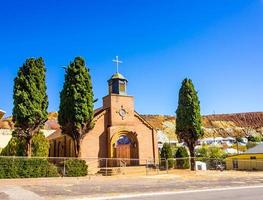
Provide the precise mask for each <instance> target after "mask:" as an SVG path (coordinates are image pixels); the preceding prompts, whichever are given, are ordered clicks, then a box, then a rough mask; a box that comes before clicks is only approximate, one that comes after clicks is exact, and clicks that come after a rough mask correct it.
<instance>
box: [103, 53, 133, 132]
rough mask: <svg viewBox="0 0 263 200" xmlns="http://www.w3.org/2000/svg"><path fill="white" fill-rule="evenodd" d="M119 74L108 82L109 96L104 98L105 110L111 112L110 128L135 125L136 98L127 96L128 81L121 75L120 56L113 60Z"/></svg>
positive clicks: (114, 75)
mask: <svg viewBox="0 0 263 200" xmlns="http://www.w3.org/2000/svg"><path fill="white" fill-rule="evenodd" d="M113 62H114V63H116V66H117V72H116V73H115V74H113V75H112V76H111V78H110V79H109V80H108V87H109V94H108V95H107V96H106V97H104V98H103V108H105V109H109V110H110V112H109V113H110V117H109V122H110V126H111V127H113V126H115V127H117V126H123V125H125V126H127V125H132V124H133V117H134V98H133V96H129V95H128V94H127V83H128V80H127V79H126V78H125V77H124V76H123V75H122V74H120V73H119V64H120V63H122V61H120V60H119V58H118V56H116V59H114V60H113Z"/></svg>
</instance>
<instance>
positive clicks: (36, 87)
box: [13, 58, 48, 156]
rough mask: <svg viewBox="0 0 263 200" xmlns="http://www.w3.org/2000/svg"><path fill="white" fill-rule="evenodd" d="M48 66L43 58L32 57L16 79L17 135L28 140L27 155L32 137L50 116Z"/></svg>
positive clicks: (29, 152) (14, 110)
mask: <svg viewBox="0 0 263 200" xmlns="http://www.w3.org/2000/svg"><path fill="white" fill-rule="evenodd" d="M46 90H47V87H46V68H45V64H44V61H43V59H42V58H37V59H35V58H30V59H27V60H26V62H25V63H24V64H23V66H22V67H20V69H19V71H18V74H17V77H16V78H15V80H14V94H13V99H14V108H13V121H14V123H15V131H14V133H15V135H14V136H18V137H20V138H23V139H25V141H26V155H27V156H31V153H32V147H31V146H32V138H33V136H34V135H35V134H36V133H38V132H39V129H40V128H41V127H42V126H43V125H44V123H45V122H46V120H47V117H48V112H47V108H48V97H47V93H46Z"/></svg>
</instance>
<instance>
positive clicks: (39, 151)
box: [32, 132, 49, 157]
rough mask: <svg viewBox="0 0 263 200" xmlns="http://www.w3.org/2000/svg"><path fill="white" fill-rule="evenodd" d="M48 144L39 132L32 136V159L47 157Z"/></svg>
mask: <svg viewBox="0 0 263 200" xmlns="http://www.w3.org/2000/svg"><path fill="white" fill-rule="evenodd" d="M48 154H49V142H48V140H47V138H46V137H45V135H44V134H43V133H42V132H40V133H37V134H35V135H34V137H33V139H32V156H34V157H48Z"/></svg>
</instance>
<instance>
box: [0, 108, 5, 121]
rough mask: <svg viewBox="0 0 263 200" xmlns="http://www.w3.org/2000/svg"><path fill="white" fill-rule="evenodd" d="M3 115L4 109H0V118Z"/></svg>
mask: <svg viewBox="0 0 263 200" xmlns="http://www.w3.org/2000/svg"><path fill="white" fill-rule="evenodd" d="M4 115H5V111H3V110H1V109H0V119H2V118H3V116H4Z"/></svg>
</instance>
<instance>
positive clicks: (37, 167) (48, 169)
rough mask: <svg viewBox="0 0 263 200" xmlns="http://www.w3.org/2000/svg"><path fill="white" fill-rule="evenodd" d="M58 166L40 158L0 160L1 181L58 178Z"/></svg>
mask: <svg viewBox="0 0 263 200" xmlns="http://www.w3.org/2000/svg"><path fill="white" fill-rule="evenodd" d="M58 176H59V173H58V169H57V167H56V166H54V165H52V164H51V163H49V162H48V160H47V159H40V158H3V157H2V158H0V179H1V178H2V179H3V178H39V177H58Z"/></svg>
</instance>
